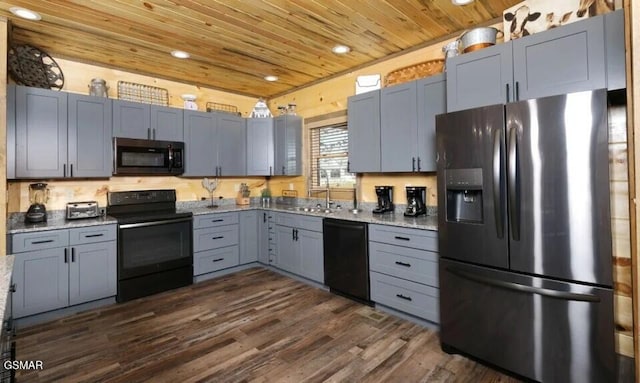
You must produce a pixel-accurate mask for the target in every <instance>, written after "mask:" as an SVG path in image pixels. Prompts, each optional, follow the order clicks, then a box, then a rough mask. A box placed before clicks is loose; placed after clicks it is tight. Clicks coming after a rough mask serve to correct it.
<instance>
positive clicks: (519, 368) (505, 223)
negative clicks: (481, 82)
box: [436, 90, 615, 382]
mask: <svg viewBox="0 0 640 383" xmlns="http://www.w3.org/2000/svg"><path fill="white" fill-rule="evenodd" d="M436 135H437V139H436V140H437V154H438V158H437V166H438V199H439V201H438V202H439V203H438V205H439V206H440V207H441V208H440V209H438V230H439V251H440V256H441V260H440V316H441V328H440V331H441V333H440V335H441V342H442V345H443V348H445V349H450V350H451V351H456V350H457V351H461V352H463V353H467V354H470V355H472V356H475V357H477V358H479V359H482V360H485V361H487V362H489V363H492V364H495V365H497V366H500V367H502V368H505V369H507V370H510V371H513V372H515V373H517V374H519V375H522V376H525V377H527V378H530V379H535V380H539V381H563V382H571V381H573V382H602V381H613V380H614V379H615V353H614V328H613V291H612V284H613V281H612V279H613V278H612V261H611V229H610V211H609V210H610V208H609V162H608V135H607V94H606V91H605V90H597V91H592V92H579V93H571V94H567V95H562V96H553V97H545V98H540V99H536V100H527V101H521V102H517V103H510V104H506V105H494V106H489V107H484V108H479V109H472V110H466V111H459V112H454V113H449V114H444V115H439V116H437V118H436Z"/></svg>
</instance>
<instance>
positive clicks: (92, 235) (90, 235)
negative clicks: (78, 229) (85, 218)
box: [84, 234, 104, 238]
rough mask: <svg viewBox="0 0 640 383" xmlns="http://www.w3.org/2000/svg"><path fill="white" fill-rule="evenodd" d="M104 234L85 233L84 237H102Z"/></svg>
mask: <svg viewBox="0 0 640 383" xmlns="http://www.w3.org/2000/svg"><path fill="white" fill-rule="evenodd" d="M103 235H104V234H88V235H85V236H84V237H85V238H95V237H102V236H103Z"/></svg>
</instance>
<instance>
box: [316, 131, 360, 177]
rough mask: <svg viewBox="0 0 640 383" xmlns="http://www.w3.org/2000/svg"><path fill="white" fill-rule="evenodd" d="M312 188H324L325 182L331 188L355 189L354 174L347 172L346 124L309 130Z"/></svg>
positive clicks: (347, 140) (347, 138)
mask: <svg viewBox="0 0 640 383" xmlns="http://www.w3.org/2000/svg"><path fill="white" fill-rule="evenodd" d="M309 136H310V138H311V143H310V145H309V147H310V148H311V161H310V164H311V172H310V174H311V177H310V184H311V187H312V188H316V187H326V186H327V180H328V182H329V185H330V186H331V187H333V188H353V187H355V183H356V177H355V174H353V173H349V172H348V171H347V161H348V154H349V136H348V135H347V124H337V125H330V126H323V127H319V128H313V129H310V134H309Z"/></svg>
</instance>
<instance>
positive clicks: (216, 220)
mask: <svg viewBox="0 0 640 383" xmlns="http://www.w3.org/2000/svg"><path fill="white" fill-rule="evenodd" d="M211 222H224V219H212V220H211Z"/></svg>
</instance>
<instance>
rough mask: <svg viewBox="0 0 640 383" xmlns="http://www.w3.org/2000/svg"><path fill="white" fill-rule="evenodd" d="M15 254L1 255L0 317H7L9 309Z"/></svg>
mask: <svg viewBox="0 0 640 383" xmlns="http://www.w3.org/2000/svg"><path fill="white" fill-rule="evenodd" d="M14 259H15V257H14V256H13V255H6V256H4V257H3V256H0V319H7V318H5V315H6V312H5V311H6V309H7V307H6V306H7V298H8V297H9V294H10V293H9V289H10V288H11V275H12V273H13V261H14ZM0 326H2V327H3V325H0Z"/></svg>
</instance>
